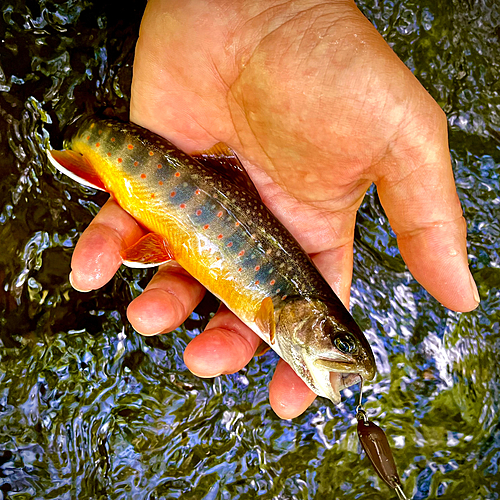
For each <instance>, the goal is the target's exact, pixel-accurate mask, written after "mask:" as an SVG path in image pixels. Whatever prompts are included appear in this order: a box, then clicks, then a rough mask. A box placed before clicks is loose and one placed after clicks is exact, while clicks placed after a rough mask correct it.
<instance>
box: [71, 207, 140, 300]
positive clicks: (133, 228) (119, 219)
mask: <svg viewBox="0 0 500 500" xmlns="http://www.w3.org/2000/svg"><path fill="white" fill-rule="evenodd" d="M144 234H145V231H144V230H143V229H142V228H141V226H140V225H139V224H138V223H137V222H136V221H135V219H134V218H133V217H132V216H130V215H129V214H128V213H127V212H125V211H124V210H122V209H121V208H120V206H119V205H118V204H117V203H116V202H115V201H114V200H113V199H112V198H110V199H109V200H108V201H107V202H106V203H105V204H104V205H103V207H102V208H101V210H100V211H99V213H98V214H97V215H96V217H95V218H94V220H93V221H92V222H91V223H90V225H89V226H88V227H87V229H85V231H84V232H83V233H82V235H81V236H80V239H79V240H78V243H77V244H76V247H75V251H74V252H73V257H72V259H71V274H70V281H71V284H72V285H73V287H74V288H75V289H76V290H79V291H82V292H88V291H90V290H96V289H97V288H100V287H102V286H104V285H105V284H106V283H107V282H108V281H109V280H110V279H111V278H112V277H113V276H114V274H115V273H116V271H117V270H118V268H119V267H120V266H121V264H122V258H121V256H120V251H122V250H125V249H126V248H128V247H129V246H131V245H132V244H133V243H134V242H136V241H137V240H138V239H139V238H141V237H142V236H143V235H144Z"/></svg>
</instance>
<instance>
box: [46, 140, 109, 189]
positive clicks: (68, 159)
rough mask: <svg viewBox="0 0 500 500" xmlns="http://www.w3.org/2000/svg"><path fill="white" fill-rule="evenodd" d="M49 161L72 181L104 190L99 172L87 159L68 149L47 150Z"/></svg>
mask: <svg viewBox="0 0 500 500" xmlns="http://www.w3.org/2000/svg"><path fill="white" fill-rule="evenodd" d="M48 156H49V161H50V163H52V165H54V167H55V168H56V169H57V170H59V172H62V173H63V174H65V175H67V176H68V177H70V178H71V179H73V180H74V181H76V182H78V183H79V184H83V185H84V186H89V187H91V188H94V189H99V190H100V191H106V186H105V185H104V184H103V182H102V181H101V178H100V177H99V174H98V173H97V172H96V171H95V169H94V167H93V166H92V165H91V164H90V162H88V161H87V159H86V158H85V157H84V156H82V155H81V154H79V153H75V152H74V151H71V150H69V149H65V150H64V151H56V150H52V151H49V152H48Z"/></svg>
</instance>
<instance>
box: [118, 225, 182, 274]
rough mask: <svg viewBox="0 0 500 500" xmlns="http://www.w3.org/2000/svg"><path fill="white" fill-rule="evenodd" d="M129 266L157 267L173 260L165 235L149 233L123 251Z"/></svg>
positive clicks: (123, 257)
mask: <svg viewBox="0 0 500 500" xmlns="http://www.w3.org/2000/svg"><path fill="white" fill-rule="evenodd" d="M121 257H122V259H123V263H124V264H125V265H126V266H128V267H136V268H143V267H155V266H159V265H160V264H164V263H165V262H168V261H170V260H173V258H174V256H173V254H172V251H171V250H170V248H169V246H168V243H167V241H166V240H165V238H163V236H160V235H159V234H155V233H148V234H146V236H143V237H142V238H141V239H140V240H139V241H138V242H136V243H135V244H133V245H132V246H131V247H129V248H127V249H126V250H123V251H122V252H121Z"/></svg>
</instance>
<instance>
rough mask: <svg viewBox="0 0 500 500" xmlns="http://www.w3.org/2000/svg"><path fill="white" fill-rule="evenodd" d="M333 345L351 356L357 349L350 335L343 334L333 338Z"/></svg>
mask: <svg viewBox="0 0 500 500" xmlns="http://www.w3.org/2000/svg"><path fill="white" fill-rule="evenodd" d="M333 345H334V346H335V347H336V348H337V349H338V350H339V351H340V352H342V353H344V354H352V353H353V352H355V351H356V349H357V346H356V340H355V339H354V337H353V336H352V335H351V334H350V333H344V334H342V335H338V336H337V337H335V338H334V339H333Z"/></svg>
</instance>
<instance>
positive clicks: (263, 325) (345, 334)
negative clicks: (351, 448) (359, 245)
mask: <svg viewBox="0 0 500 500" xmlns="http://www.w3.org/2000/svg"><path fill="white" fill-rule="evenodd" d="M65 146H66V149H64V150H62V151H58V150H53V149H49V150H48V159H49V161H50V162H51V163H52V165H53V166H54V167H55V168H56V169H57V170H59V171H60V172H62V173H64V174H66V175H68V176H69V177H70V178H72V179H73V180H75V181H77V182H79V183H81V184H83V185H86V186H90V187H93V188H95V189H98V190H102V191H106V192H108V193H110V195H111V196H112V197H113V198H114V200H115V201H116V202H117V203H118V204H119V205H120V206H121V208H123V209H124V210H125V211H127V212H128V213H129V214H130V215H131V216H132V217H134V218H135V219H136V220H137V221H138V222H139V223H140V224H141V225H142V226H144V227H145V228H146V229H147V230H148V231H149V233H147V234H146V235H145V236H144V237H143V238H141V239H140V240H139V241H138V242H136V243H135V244H134V245H132V246H131V247H130V248H128V249H126V250H125V251H123V253H122V260H123V262H124V264H126V265H129V266H132V267H149V266H157V265H160V264H162V263H165V262H168V261H170V260H175V261H177V262H178V263H179V264H180V265H181V266H182V267H183V268H184V269H185V270H186V271H187V272H188V273H190V274H191V275H192V276H193V277H194V278H196V279H197V280H198V281H199V282H200V283H201V284H202V285H203V286H205V287H206V288H207V289H208V290H209V291H210V292H211V293H212V294H214V295H215V296H216V297H217V298H218V299H219V300H221V301H222V302H223V303H224V304H225V305H226V306H227V307H228V308H229V309H230V310H231V311H232V312H233V313H234V314H235V315H236V316H237V317H238V318H239V319H240V320H241V321H242V322H243V323H245V324H246V325H247V326H248V327H249V328H250V329H251V330H253V331H254V332H255V333H256V334H257V335H258V336H259V337H260V338H261V339H262V340H263V341H264V342H265V343H266V344H268V345H269V346H270V347H271V348H272V349H273V350H274V351H275V352H276V353H277V354H278V355H279V356H280V357H281V358H282V359H283V360H285V361H286V362H287V363H288V364H289V365H290V366H291V367H292V368H293V370H294V371H295V372H296V373H297V374H298V375H299V376H300V377H301V379H302V380H303V381H304V382H305V383H306V384H307V386H308V387H309V388H310V389H311V390H312V391H314V392H315V393H316V394H317V395H319V396H323V397H326V398H328V399H330V400H331V401H332V402H333V403H335V404H338V403H339V402H340V401H341V395H340V391H341V390H343V389H344V388H346V387H349V386H351V385H353V384H357V383H359V382H360V381H361V380H372V379H373V378H374V376H375V374H376V364H375V359H374V356H373V352H372V350H371V347H370V344H369V343H368V341H367V339H366V337H365V336H364V334H363V332H362V331H361V329H360V328H359V326H358V325H357V324H356V322H355V321H354V319H353V318H352V316H351V315H350V313H349V311H348V310H347V309H346V308H345V306H344V305H343V304H342V302H341V301H340V299H339V298H338V297H337V295H336V294H335V293H334V291H333V290H332V289H331V287H330V285H329V284H328V283H327V282H326V280H325V279H324V278H323V276H322V275H321V273H320V272H319V271H318V269H317V268H316V266H315V265H314V264H313V262H312V260H311V259H310V258H309V256H308V255H307V254H306V252H305V251H304V250H303V249H302V247H301V246H300V244H299V243H298V242H297V241H296V239H295V238H294V237H293V236H292V235H291V233H290V232H289V231H288V230H287V229H286V228H285V227H284V226H283V224H281V223H280V222H279V220H278V219H277V218H276V217H275V216H274V215H273V214H272V212H271V211H270V210H269V209H268V208H267V207H266V206H265V205H264V203H263V202H262V200H261V198H260V196H259V193H258V191H257V189H256V188H255V186H254V185H253V183H252V181H251V180H250V177H249V176H248V174H246V172H245V170H244V168H243V167H242V165H241V163H240V162H239V160H238V158H237V156H236V154H235V153H234V152H233V151H232V150H231V149H230V148H229V147H228V146H227V145H225V144H222V143H218V144H216V145H214V146H213V148H211V149H210V150H207V151H203V152H198V153H193V154H190V155H189V154H187V153H185V152H184V151H181V150H180V149H178V148H177V147H176V146H175V145H174V144H172V143H171V142H169V141H168V140H166V139H165V138H163V137H161V136H159V135H157V134H154V133H153V132H151V131H149V130H147V129H145V128H142V127H140V126H138V125H136V124H134V123H126V122H121V121H118V120H114V119H101V118H99V117H95V116H91V117H88V118H85V119H83V120H81V121H80V122H79V123H78V124H77V125H76V130H75V132H74V133H73V134H72V136H71V138H70V139H69V140H68V141H66V143H65Z"/></svg>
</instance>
